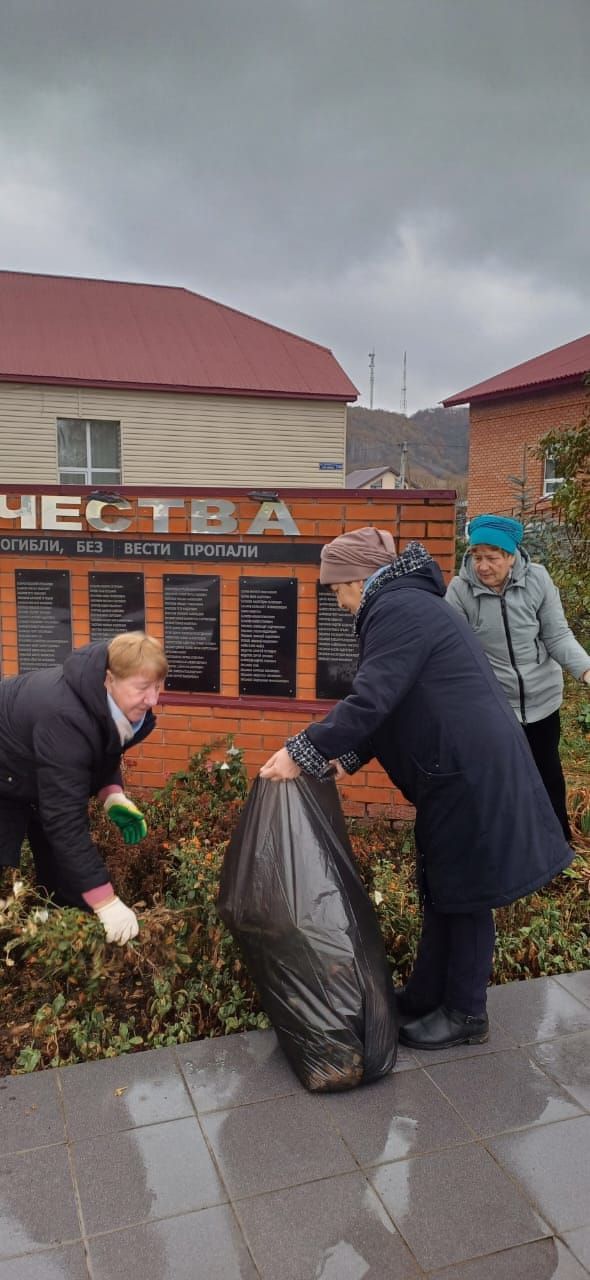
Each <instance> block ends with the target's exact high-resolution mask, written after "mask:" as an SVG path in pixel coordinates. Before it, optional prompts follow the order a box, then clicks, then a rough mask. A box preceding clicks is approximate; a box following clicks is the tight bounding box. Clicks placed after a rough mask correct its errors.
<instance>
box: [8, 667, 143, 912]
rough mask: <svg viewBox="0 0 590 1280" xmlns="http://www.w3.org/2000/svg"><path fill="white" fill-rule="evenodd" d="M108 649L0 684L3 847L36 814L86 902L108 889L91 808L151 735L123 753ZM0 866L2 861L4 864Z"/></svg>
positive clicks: (66, 880)
mask: <svg viewBox="0 0 590 1280" xmlns="http://www.w3.org/2000/svg"><path fill="white" fill-rule="evenodd" d="M106 665H107V645H106V644H104V643H101V642H98V643H94V644H89V645H85V646H84V648H81V649H77V650H75V651H74V652H73V653H72V654H71V655H70V656H69V657H68V658H67V659H66V661H65V662H64V664H63V666H59V667H49V668H47V669H46V670H43V671H31V672H29V673H28V674H26V675H22V676H12V677H9V679H7V680H2V681H0V845H1V844H2V839H3V828H4V829H5V839H6V842H7V843H8V842H9V840H10V838H12V837H13V836H14V831H15V825H16V823H17V819H18V815H19V813H20V817H21V819H24V820H23V821H21V823H20V829H21V831H23V834H24V830H23V828H24V829H26V820H27V817H26V815H27V813H29V812H32V810H31V806H34V810H35V811H36V816H37V817H38V819H39V821H40V823H41V826H42V828H43V831H44V833H45V836H46V837H47V839H48V841H49V843H50V845H51V850H52V854H53V857H54V859H55V863H56V867H57V868H58V872H59V880H60V883H61V884H63V885H64V886H65V887H67V890H68V891H69V892H70V893H74V894H82V893H85V892H86V891H87V890H88V889H95V888H97V886H98V885H102V884H105V883H106V882H108V879H109V875H108V871H107V869H106V866H105V864H104V862H103V860H102V858H101V857H100V854H99V853H98V850H97V848H96V846H95V844H94V843H93V840H92V838H91V835H90V829H89V821H88V801H89V799H90V797H91V796H93V795H96V793H97V791H100V789H101V788H102V787H105V786H108V785H109V784H111V783H117V782H118V783H119V784H120V783H121V772H120V760H121V756H122V754H123V751H127V750H128V749H129V747H132V746H134V745H135V744H136V743H137V742H140V741H141V740H142V739H143V738H145V737H146V736H147V734H148V733H150V732H151V730H152V729H153V727H154V725H155V717H154V715H153V714H152V712H151V711H148V713H147V715H146V717H145V720H144V722H143V724H142V725H141V727H140V728H139V729H138V731H137V733H136V734H135V736H134V738H132V739H131V740H130V741H129V742H128V743H126V744H125V747H123V746H122V745H121V740H120V738H119V732H118V730H117V727H116V725H115V722H114V720H113V718H112V716H111V714H110V711H109V707H108V702H107V694H106V689H105V685H104V681H105V673H106ZM1 861H2V858H1V857H0V862H1Z"/></svg>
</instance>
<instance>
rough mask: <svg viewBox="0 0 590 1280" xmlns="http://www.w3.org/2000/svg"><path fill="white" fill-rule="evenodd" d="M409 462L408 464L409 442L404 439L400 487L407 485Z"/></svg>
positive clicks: (400, 466)
mask: <svg viewBox="0 0 590 1280" xmlns="http://www.w3.org/2000/svg"><path fill="white" fill-rule="evenodd" d="M407 464H408V442H407V440H403V441H402V451H401V456H400V463H399V487H400V489H405V487H406V476H407V472H408V465H407Z"/></svg>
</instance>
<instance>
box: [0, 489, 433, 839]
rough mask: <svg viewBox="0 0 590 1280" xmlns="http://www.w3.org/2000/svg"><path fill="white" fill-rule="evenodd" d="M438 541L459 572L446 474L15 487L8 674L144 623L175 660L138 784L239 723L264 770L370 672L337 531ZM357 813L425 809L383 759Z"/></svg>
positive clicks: (0, 638) (0, 650)
mask: <svg viewBox="0 0 590 1280" xmlns="http://www.w3.org/2000/svg"><path fill="white" fill-rule="evenodd" d="M367 524H371V525H377V526H381V527H383V528H386V529H389V530H390V531H391V532H392V533H393V534H394V536H395V538H396V539H397V542H398V547H399V548H400V550H401V549H403V548H404V547H405V546H406V545H407V543H408V542H410V541H412V539H418V540H420V541H421V542H423V543H424V544H425V546H426V547H427V548H428V550H429V551H430V552H431V554H432V555H433V556H434V557H435V559H436V560H437V561H438V563H439V564H440V566H441V568H442V570H443V573H444V574H445V577H446V578H447V579H448V578H449V577H450V575H451V574H452V572H453V566H454V539H455V495H454V493H452V492H448V491H443V490H428V491H424V490H415V491H414V490H405V491H396V490H382V491H380V490H371V491H360V490H356V491H353V490H348V491H347V490H334V489H330V490H309V491H307V490H301V489H292V490H281V494H280V498H279V497H277V496H276V495H274V494H266V493H264V492H257V491H250V493H248V492H246V491H245V490H243V489H223V490H212V489H187V490H182V491H181V490H179V489H178V488H174V489H171V488H162V489H158V490H154V489H152V488H150V489H149V490H147V489H140V488H130V489H126V488H125V489H123V488H120V489H117V490H115V491H109V493H108V494H106V493H98V492H97V491H93V490H90V489H86V490H82V489H76V492H75V493H74V492H73V491H72V490H71V489H70V488H65V487H64V488H58V487H45V486H44V487H39V486H30V487H29V488H28V490H27V492H26V493H25V492H24V490H23V487H22V486H20V487H17V486H7V487H5V488H4V490H3V491H2V492H1V493H0V676H9V675H15V674H18V672H19V671H27V670H31V669H33V668H35V667H43V666H50V665H52V664H53V663H55V662H61V661H62V660H63V658H64V657H65V656H66V655H67V653H68V652H69V651H70V649H71V648H72V647H74V648H75V647H77V646H79V645H82V644H86V643H87V642H88V641H89V640H91V639H104V638H109V637H110V636H111V635H114V634H115V633H116V632H118V631H123V630H132V629H135V628H143V627H145V629H146V630H147V631H149V632H151V633H152V634H153V635H155V636H157V637H158V638H159V639H160V640H162V642H163V643H164V644H165V646H166V651H167V654H168V657H169V660H170V673H169V678H168V680H167V682H166V690H165V692H164V693H163V695H162V699H161V704H160V707H159V710H158V712H157V715H158V723H157V728H156V729H155V730H154V732H153V733H152V734H151V736H150V737H149V738H148V739H147V740H146V742H144V743H143V744H142V745H141V747H140V748H138V749H137V751H134V752H133V753H132V755H131V756H130V757H129V759H130V761H131V760H133V767H132V770H131V774H130V778H131V784H132V787H135V788H137V789H144V788H152V787H157V786H160V785H162V783H163V782H164V781H165V779H166V777H167V776H168V774H170V773H171V772H174V771H176V770H178V769H180V768H182V767H183V766H184V765H185V764H186V762H187V760H188V758H189V756H190V754H191V753H192V752H193V751H195V750H196V749H197V748H198V747H199V746H201V745H203V744H205V743H210V742H212V741H214V740H218V739H225V737H226V735H228V734H231V735H232V736H233V738H234V740H235V742H236V745H237V746H239V747H241V748H242V749H243V751H244V759H245V762H246V765H247V768H248V771H249V773H250V774H251V775H254V774H255V773H256V772H257V770H258V768H259V767H260V765H261V764H262V763H263V762H264V761H265V760H266V759H267V758H268V756H269V755H270V754H271V752H272V751H274V750H276V749H277V748H278V747H279V746H281V745H282V743H283V742H284V739H285V738H286V737H287V736H288V735H290V734H293V733H297V732H298V731H299V730H300V729H302V728H305V726H306V725H307V724H308V723H309V722H310V721H311V720H314V719H319V718H321V717H322V716H323V715H325V714H326V711H327V710H328V709H329V707H330V705H331V704H332V703H333V701H334V700H335V699H337V698H339V697H342V696H343V695H344V694H345V693H346V692H347V689H348V688H349V686H350V680H351V678H352V675H353V673H354V667H355V660H356V650H355V640H354V636H353V632H352V619H351V618H349V617H348V616H347V615H345V614H343V613H341V612H340V611H339V610H338V609H337V608H336V606H335V600H334V597H333V595H332V593H331V592H329V591H325V590H324V589H322V588H320V587H319V585H318V576H319V558H320V550H321V547H322V545H323V543H324V542H328V541H329V540H330V539H331V538H334V537H336V536H337V535H338V534H340V533H344V532H346V531H347V530H349V529H355V528H359V527H360V526H362V525H367ZM341 795H342V799H343V803H344V807H345V809H346V811H347V812H348V813H349V814H357V815H363V814H377V813H386V814H389V815H390V816H392V817H394V818H406V817H409V816H411V812H412V811H411V808H410V806H408V805H407V803H406V802H405V800H404V798H403V796H401V795H400V794H399V793H398V792H395V791H393V790H392V788H391V785H390V784H389V782H388V780H387V778H386V777H385V775H384V774H383V772H382V770H381V769H380V767H379V766H378V765H376V764H374V763H373V764H371V765H370V766H369V767H368V768H367V769H364V770H362V771H360V772H359V773H358V774H357V775H355V777H354V778H351V779H350V781H349V782H347V783H345V784H344V786H343V787H342V788H341Z"/></svg>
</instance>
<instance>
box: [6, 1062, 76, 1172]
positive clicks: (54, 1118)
mask: <svg viewBox="0 0 590 1280" xmlns="http://www.w3.org/2000/svg"><path fill="white" fill-rule="evenodd" d="M55 1076H56V1072H55V1071H34V1072H33V1073H32V1074H31V1075H26V1076H4V1078H2V1079H0V1151H1V1152H2V1155H8V1153H9V1152H10V1151H24V1150H26V1149H27V1148H28V1147H41V1146H44V1145H45V1143H47V1142H64V1141H65V1132H64V1122H63V1114H62V1109H61V1103H60V1099H59V1094H58V1091H57V1088H56V1083H55Z"/></svg>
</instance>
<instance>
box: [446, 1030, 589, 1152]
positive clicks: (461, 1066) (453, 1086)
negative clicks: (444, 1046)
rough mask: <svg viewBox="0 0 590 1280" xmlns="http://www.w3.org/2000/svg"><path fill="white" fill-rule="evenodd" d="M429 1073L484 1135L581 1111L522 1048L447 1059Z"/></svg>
mask: <svg viewBox="0 0 590 1280" xmlns="http://www.w3.org/2000/svg"><path fill="white" fill-rule="evenodd" d="M552 1043H553V1042H552ZM429 1074H430V1075H431V1076H432V1079H433V1080H434V1082H435V1084H437V1085H438V1087H439V1089H441V1090H442V1092H443V1093H444V1095H445V1097H447V1098H448V1099H449V1101H450V1102H451V1103H452V1104H453V1106H454V1107H456V1108H457V1111H458V1112H459V1115H460V1116H462V1117H463V1119H464V1120H465V1122H466V1123H467V1124H468V1125H470V1127H471V1128H472V1129H474V1130H475V1132H476V1133H478V1134H480V1135H483V1134H493V1133H501V1132H502V1131H503V1130H505V1129H517V1128H521V1127H524V1126H527V1125H537V1124H548V1123H549V1122H550V1121H552V1120H568V1119H569V1118H570V1117H572V1116H575V1115H580V1114H581V1109H580V1107H579V1106H578V1105H577V1104H576V1103H575V1102H574V1101H573V1099H572V1098H569V1097H568V1095H567V1094H566V1093H563V1091H562V1090H561V1089H560V1088H559V1085H557V1084H554V1083H553V1081H552V1080H550V1079H549V1076H547V1075H545V1072H544V1071H541V1069H540V1067H538V1066H536V1064H535V1063H533V1062H531V1061H530V1059H529V1056H528V1053H527V1051H526V1050H524V1049H509V1050H508V1051H507V1052H506V1053H499V1054H495V1055H494V1056H492V1057H491V1058H490V1057H488V1058H472V1059H471V1060H470V1061H465V1060H462V1061H460V1062H447V1063H443V1064H441V1065H439V1066H436V1067H432V1069H431V1071H430V1073H429Z"/></svg>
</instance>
